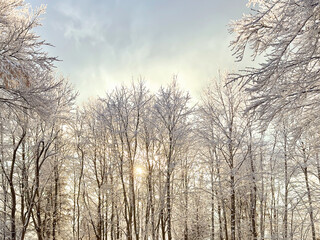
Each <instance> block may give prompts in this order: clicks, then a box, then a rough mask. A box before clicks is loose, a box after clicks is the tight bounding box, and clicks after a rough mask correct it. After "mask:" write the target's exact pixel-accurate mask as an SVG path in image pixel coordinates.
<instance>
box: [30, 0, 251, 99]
mask: <svg viewBox="0 0 320 240" xmlns="http://www.w3.org/2000/svg"><path fill="white" fill-rule="evenodd" d="M26 1H27V2H29V3H31V5H32V7H33V8H35V7H37V6H39V5H41V4H46V5H47V13H46V14H45V15H44V16H43V26H42V27H39V28H37V32H38V33H39V34H40V36H41V38H42V39H45V40H46V41H47V42H49V43H51V44H53V45H54V46H55V47H54V48H49V49H48V51H49V54H50V55H51V56H52V55H53V56H58V57H59V59H61V60H62V61H61V62H58V63H57V64H56V65H57V69H58V71H59V72H60V73H62V74H63V75H64V76H66V77H68V78H69V79H70V81H71V82H72V84H73V85H74V86H75V88H76V90H78V91H79V93H80V96H79V101H80V102H82V101H84V100H86V99H88V98H89V97H91V96H93V97H94V96H97V95H100V96H103V94H104V93H105V92H107V91H110V90H112V89H113V88H114V87H115V86H118V85H121V84H122V83H125V84H130V82H131V81H132V79H133V80H137V79H139V78H140V77H142V78H143V79H145V81H146V83H147V85H148V86H149V87H150V88H151V89H153V90H156V89H157V88H159V87H160V86H161V85H166V84H167V83H169V82H170V81H172V78H173V75H177V76H178V82H179V85H180V86H181V87H182V88H184V89H186V90H189V91H190V93H191V95H192V96H193V97H195V98H198V97H199V96H200V94H201V90H202V89H203V88H204V87H205V86H207V84H208V82H209V81H210V79H213V78H216V77H217V76H218V71H219V70H221V71H226V70H228V71H232V70H235V69H239V68H241V67H243V66H245V65H248V64H250V62H249V60H246V61H245V62H243V63H240V64H239V63H236V62H235V58H234V57H233V56H232V52H231V49H230V47H229V43H230V41H231V39H232V35H230V34H229V32H228V26H227V25H228V24H229V23H230V21H231V20H236V19H239V18H241V16H242V14H243V13H245V12H248V9H247V8H246V1H245V0H228V1H224V0H201V1H196V0H175V1H169V0H144V1H143V0H140V1H138V0H94V1H89V0H86V1H84V0H51V1H49V0H48V1H43V0H42V1H41V0H26Z"/></svg>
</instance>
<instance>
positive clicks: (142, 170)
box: [134, 166, 145, 176]
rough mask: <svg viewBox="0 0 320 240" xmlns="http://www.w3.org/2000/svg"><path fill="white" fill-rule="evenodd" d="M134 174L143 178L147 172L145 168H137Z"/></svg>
mask: <svg viewBox="0 0 320 240" xmlns="http://www.w3.org/2000/svg"><path fill="white" fill-rule="evenodd" d="M134 174H135V175H136V176H143V175H144V174H145V170H144V168H143V167H141V166H136V167H135V168H134Z"/></svg>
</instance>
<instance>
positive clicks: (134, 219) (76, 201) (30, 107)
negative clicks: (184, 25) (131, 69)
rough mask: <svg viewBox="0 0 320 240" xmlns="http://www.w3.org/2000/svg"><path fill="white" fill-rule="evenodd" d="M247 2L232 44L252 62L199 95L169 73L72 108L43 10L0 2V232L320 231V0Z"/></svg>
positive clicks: (218, 234) (154, 235) (49, 235)
mask: <svg viewBox="0 0 320 240" xmlns="http://www.w3.org/2000/svg"><path fill="white" fill-rule="evenodd" d="M249 4H251V5H250V6H253V7H254V11H253V13H251V14H250V15H245V16H244V17H243V18H242V19H241V20H239V21H236V22H234V23H232V24H231V31H232V32H233V34H234V35H235V40H234V41H233V42H232V43H231V45H232V46H233V51H234V53H235V54H236V56H237V57H238V59H239V60H241V59H242V57H243V55H244V53H245V50H246V49H247V48H251V51H252V52H253V57H256V56H258V55H263V56H264V60H263V63H261V64H260V65H259V66H258V67H257V68H247V69H244V71H241V72H239V73H232V74H220V76H219V78H218V79H216V80H213V81H212V82H211V84H210V85H209V86H208V87H207V88H206V89H205V90H203V92H202V94H201V99H200V100H199V102H196V101H195V100H194V99H192V98H191V96H190V95H189V93H188V92H186V91H184V90H182V89H181V88H180V87H179V85H178V82H177V80H176V79H175V78H174V79H173V81H172V82H171V83H170V84H168V85H166V86H163V87H160V88H159V89H158V91H156V92H152V91H150V89H148V88H147V87H146V84H145V83H144V81H137V82H133V83H132V84H131V85H127V86H125V85H123V86H120V87H117V88H115V89H113V90H112V91H109V92H108V93H106V94H105V95H104V96H100V97H97V98H95V99H92V100H90V101H87V102H86V103H85V104H83V105H81V106H78V105H76V103H75V99H76V96H77V93H76V92H75V91H74V90H73V88H72V87H71V86H70V84H69V83H68V80H67V79H65V78H64V77H63V76H59V75H58V74H57V73H56V72H55V68H54V62H55V61H56V60H57V59H56V58H52V57H50V56H48V54H47V53H46V52H45V51H44V50H43V49H44V47H45V46H46V45H50V44H48V43H46V42H45V41H42V40H40V38H39V36H37V34H36V33H35V32H34V27H36V26H38V25H39V24H40V22H39V17H40V16H41V14H42V13H43V11H44V8H43V7H40V8H39V9H37V10H35V11H31V9H30V7H29V6H28V5H27V4H26V3H24V1H22V0H0V29H1V35H0V58H1V62H0V109H1V111H0V180H1V188H0V237H1V238H2V239H11V240H15V239H52V240H53V239H76V240H80V239H97V240H107V239H111V240H116V239H127V240H138V239H143V240H149V239H152V240H158V239H162V240H172V239H184V240H203V239H210V240H218V239H219V240H222V239H225V240H227V239H231V240H236V239H237V240H238V239H243V240H246V239H253V240H258V239H292V240H293V239H312V240H317V239H318V238H319V235H320V234H319V232H320V229H319V210H318V209H319V206H318V205H319V204H318V202H319V198H320V195H319V191H318V189H319V184H320V160H319V144H318V143H319V131H318V125H317V123H318V114H317V109H318V106H319V103H318V101H317V99H318V94H317V92H318V71H319V69H320V68H319V64H318V59H319V58H318V52H319V50H318V48H317V43H318V35H319V34H318V33H319V31H318V28H319V21H320V20H319V14H318V13H319V7H320V6H319V2H318V1H315V0H310V1H309V0H308V1H303V2H302V1H291V0H280V1H279V0H277V1H276V0H274V1H273V0H272V1H249ZM254 4H256V5H254ZM293 23H295V24H293Z"/></svg>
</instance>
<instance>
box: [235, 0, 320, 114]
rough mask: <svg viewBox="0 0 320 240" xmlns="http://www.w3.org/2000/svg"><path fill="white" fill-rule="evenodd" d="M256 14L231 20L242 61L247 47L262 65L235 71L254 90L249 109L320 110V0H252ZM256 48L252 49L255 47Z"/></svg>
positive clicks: (236, 45)
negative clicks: (259, 59)
mask: <svg viewBox="0 0 320 240" xmlns="http://www.w3.org/2000/svg"><path fill="white" fill-rule="evenodd" d="M248 6H252V7H253V9H252V11H251V13H250V14H247V15H244V16H243V17H242V19H240V20H238V21H234V22H232V24H231V32H232V33H234V35H235V40H234V41H232V42H231V46H232V48H233V52H234V54H235V55H236V57H237V60H238V61H241V60H242V58H243V57H244V54H245V50H247V49H250V50H251V51H252V57H253V59H255V58H256V57H257V56H263V60H262V62H261V63H260V65H259V66H258V67H253V68H246V69H245V70H243V71H242V72H240V73H239V74H235V75H233V76H232V80H241V82H242V84H244V86H245V87H246V89H247V90H248V91H249V92H250V93H251V94H252V97H251V100H252V102H251V106H250V107H249V109H255V110H257V111H258V112H259V113H260V115H262V116H263V119H267V120H270V119H272V118H274V117H275V116H276V115H277V114H278V113H279V112H290V113H291V112H293V111H296V110H297V109H302V108H303V113H306V112H308V113H309V117H311V118H314V117H316V116H310V112H311V113H312V112H314V111H316V112H318V111H319V104H318V102H319V97H320V95H319V91H320V88H319V84H320V77H319V70H320V65H319V57H320V50H319V37H320V25H319V22H320V16H319V11H320V4H319V1H317V0H306V1H300V0H271V1H269V0H268V1H267V0H250V1H249V3H248ZM251 51H250V52H251Z"/></svg>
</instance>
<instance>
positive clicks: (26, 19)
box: [0, 0, 61, 112]
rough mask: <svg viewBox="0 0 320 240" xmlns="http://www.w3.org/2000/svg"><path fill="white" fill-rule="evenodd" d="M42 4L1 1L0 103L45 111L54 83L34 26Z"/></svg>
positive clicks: (49, 101) (51, 64)
mask: <svg viewBox="0 0 320 240" xmlns="http://www.w3.org/2000/svg"><path fill="white" fill-rule="evenodd" d="M44 11H45V7H44V6H41V7H40V8H38V9H37V10H32V9H31V7H30V6H29V5H28V4H26V3H25V2H24V1H23V0H1V1H0V31H1V35H0V105H2V104H6V105H7V106H9V107H11V108H12V107H15V108H17V107H20V108H21V107H22V108H33V109H37V111H38V112H47V111H49V110H48V108H49V107H48V105H50V103H52V99H50V92H51V91H52V89H54V88H55V87H56V86H57V85H59V84H61V82H60V81H56V79H55V78H54V76H53V74H52V68H53V63H54V61H55V60H56V58H54V57H49V56H48V54H47V52H45V51H44V50H43V47H44V46H46V45H49V44H47V43H46V42H45V41H43V40H40V38H39V36H38V35H37V34H36V33H35V32H34V28H35V27H37V26H39V25H40V16H41V15H42V14H43V13H44Z"/></svg>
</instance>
